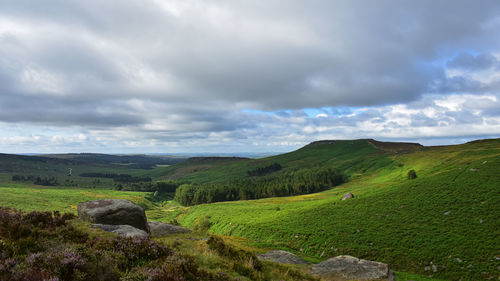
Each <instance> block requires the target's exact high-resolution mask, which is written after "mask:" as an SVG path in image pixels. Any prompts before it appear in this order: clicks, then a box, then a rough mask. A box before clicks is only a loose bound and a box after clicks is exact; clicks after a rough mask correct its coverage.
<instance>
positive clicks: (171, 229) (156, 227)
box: [148, 221, 191, 237]
mask: <svg viewBox="0 0 500 281" xmlns="http://www.w3.org/2000/svg"><path fill="white" fill-rule="evenodd" d="M148 225H149V231H150V232H151V236H153V237H161V236H166V235H170V234H177V233H186V232H191V230H190V229H188V228H185V227H181V226H177V225H173V224H168V223H164V222H159V221H148Z"/></svg>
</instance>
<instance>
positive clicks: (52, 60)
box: [0, 0, 500, 153]
mask: <svg viewBox="0 0 500 281" xmlns="http://www.w3.org/2000/svg"><path fill="white" fill-rule="evenodd" d="M495 137H500V5H499V3H498V0H491V1H490V0H481V1H462V0H448V1H446V0H442V1H435V0H420V1H413V0H411V1H410V0H391V1H389V0H377V1H366V0H364V1H358V0H349V1H337V0H309V1H302V0H286V1H278V0H266V1H254V0H248V1H243V0H179V1H169V0H165V1H162V0H120V1H118V0H114V1H110V0H85V1H83V0H81V1H74V0H50V1H48V0H37V1H32V0H15V1H14V0H0V152H2V153H37V152H39V153H56V152H58V153H60V152H101V153H179V152H188V153H199V152H212V153H216V152H219V153H232V152H271V151H273V152H285V151H291V150H294V149H297V148H299V147H301V146H303V145H305V144H307V143H309V142H311V141H315V140H322V139H359V138H374V139H377V140H383V141H408V142H419V143H421V144H424V145H442V144H457V143H463V142H466V141H470V140H474V139H483V138H495Z"/></svg>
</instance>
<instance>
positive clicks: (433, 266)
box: [431, 264, 438, 272]
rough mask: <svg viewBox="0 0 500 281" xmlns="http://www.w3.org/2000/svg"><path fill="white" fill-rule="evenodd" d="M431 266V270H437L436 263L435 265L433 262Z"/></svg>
mask: <svg viewBox="0 0 500 281" xmlns="http://www.w3.org/2000/svg"><path fill="white" fill-rule="evenodd" d="M431 268H432V272H437V271H438V269H437V267H436V265H435V264H433V265H432V266H431Z"/></svg>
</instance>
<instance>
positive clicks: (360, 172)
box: [0, 139, 500, 280]
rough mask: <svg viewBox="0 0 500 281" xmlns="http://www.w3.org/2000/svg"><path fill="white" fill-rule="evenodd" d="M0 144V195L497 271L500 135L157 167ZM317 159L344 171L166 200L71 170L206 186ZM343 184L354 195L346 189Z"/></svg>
mask: <svg viewBox="0 0 500 281" xmlns="http://www.w3.org/2000/svg"><path fill="white" fill-rule="evenodd" d="M0 156H1V157H0V192H2V198H0V206H10V207H16V208H19V209H23V210H26V211H30V210H59V211H70V212H73V213H74V212H75V207H76V205H77V204H78V203H79V202H83V201H88V200H92V199H98V198H127V199H129V200H132V201H134V202H136V203H139V204H140V205H142V206H144V207H145V208H146V212H147V215H148V218H149V219H152V220H163V221H177V222H179V223H180V224H182V225H184V226H188V227H192V228H198V229H199V228H207V227H208V230H209V231H210V232H212V233H215V234H220V235H225V236H228V237H226V238H225V240H229V241H231V243H233V242H234V243H233V244H237V245H240V246H242V247H243V248H245V249H247V250H250V251H251V252H255V253H259V252H264V251H266V250H267V249H284V250H288V251H291V252H294V253H296V254H299V255H301V256H303V257H305V258H306V259H308V260H309V261H312V262H319V261H321V260H324V259H327V258H328V257H331V256H336V255H341V254H348V255H353V256H357V257H360V258H365V259H369V260H377V261H381V262H386V263H389V264H390V265H391V267H392V268H394V269H395V270H396V271H398V273H397V274H398V275H397V276H398V280H431V279H425V278H423V277H421V276H427V277H430V278H432V280H437V279H440V280H495V279H498V278H499V277H500V275H499V273H500V268H499V267H500V221H499V215H500V173H499V171H500V139H491V140H481V141H474V142H470V143H466V144H462V145H454V146H441V147H423V146H420V145H418V144H411V143H384V142H378V141H374V140H354V141H320V142H314V143H311V144H309V145H307V146H305V147H303V148H301V149H299V150H297V151H294V152H290V153H286V154H282V155H277V156H273V157H267V158H262V159H247V158H231V157H229V158H228V157H226V158H218V157H210V158H192V159H190V160H187V161H185V162H182V163H179V164H176V165H172V166H168V167H165V166H163V167H157V168H154V169H132V168H130V167H128V166H127V165H123V164H116V163H115V164H113V163H108V164H104V163H92V162H86V163H83V162H81V161H77V160H75V159H60V158H59V159H52V158H47V157H33V156H30V157H28V156H12V155H0ZM276 164H279V165H276ZM278 166H279V169H278V168H276V167H278ZM68 167H71V168H72V169H73V173H74V175H73V176H72V177H69V178H71V180H72V181H73V182H72V185H74V186H72V185H66V184H65V183H66V179H68V176H67V170H68ZM269 167H275V168H272V169H270V168H269ZM322 169H332V170H336V171H339V172H340V173H342V174H343V175H345V177H346V182H345V183H343V184H341V185H338V186H335V187H331V188H330V189H328V190H325V191H323V192H318V193H312V194H306V195H300V196H289V197H274V198H267V199H259V200H248V201H244V200H240V201H232V202H220V203H213V204H201V205H196V206H192V207H183V206H180V205H179V204H178V203H177V202H174V201H164V200H167V199H166V198H168V197H162V196H160V197H154V196H153V193H147V192H125V191H118V190H110V189H113V188H114V187H115V185H116V183H115V182H113V179H109V178H87V177H80V176H78V175H79V174H81V173H115V174H130V175H132V176H135V177H150V178H151V179H152V180H153V182H154V181H156V180H162V179H170V180H175V181H176V182H177V183H178V184H180V183H186V182H191V183H193V184H200V185H202V186H204V185H214V184H228V185H229V184H234V183H238V182H241V181H247V180H252V179H257V180H260V179H280V178H282V177H283V176H284V175H289V174H291V173H292V174H293V173H295V174H300V173H301V172H303V171H306V172H309V171H316V170H322ZM410 170H414V171H415V172H416V176H417V177H416V178H415V179H408V177H407V174H408V172H409V171H410ZM255 171H258V172H255ZM75 173H77V174H78V175H77V174H75ZM13 174H22V175H30V174H31V175H33V174H35V175H38V174H40V175H43V176H54V177H57V178H58V179H59V182H60V183H61V184H60V185H58V186H49V187H47V186H45V187H44V186H40V185H35V184H32V183H30V182H17V181H16V182H13V181H12V180H11V178H12V176H13ZM94 186H95V187H96V188H89V187H94ZM346 192H352V193H353V194H354V196H355V197H354V198H353V199H349V200H345V201H342V200H341V197H342V196H343V195H344V194H345V193H346ZM187 241H191V240H189V239H188V240H187ZM187 243H188V242H187ZM200 243H201V242H200ZM201 244H203V243H201ZM201 244H200V245H201ZM203 245H205V244H203ZM203 247H205V246H203ZM185 251H186V254H190V255H195V256H197V255H200V256H199V257H200V259H201V263H202V266H203V268H207V266H208V267H211V266H212V265H211V264H210V262H208V263H206V261H205V260H206V259H207V258H210V257H212V256H213V255H212V254H211V253H206V252H204V251H205V250H203V251H201V252H199V251H198V250H197V249H192V250H189V249H188V248H186V249H185ZM203 253H205V254H206V256H205V254H203ZM214 262H216V263H220V261H219V260H218V259H217V261H215V260H214ZM222 264H223V263H222ZM217 266H219V265H217ZM292 279H293V278H292Z"/></svg>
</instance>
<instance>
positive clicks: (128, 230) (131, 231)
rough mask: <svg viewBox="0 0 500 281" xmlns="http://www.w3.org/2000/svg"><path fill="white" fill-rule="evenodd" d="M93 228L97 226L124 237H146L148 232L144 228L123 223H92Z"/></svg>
mask: <svg viewBox="0 0 500 281" xmlns="http://www.w3.org/2000/svg"><path fill="white" fill-rule="evenodd" d="M92 227H93V228H99V229H102V230H104V231H107V232H111V233H116V234H118V235H121V236H125V237H136V236H140V237H147V236H148V233H147V232H146V231H144V230H141V229H138V228H135V227H133V226H130V225H127V224H123V225H111V224H93V225H92Z"/></svg>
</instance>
